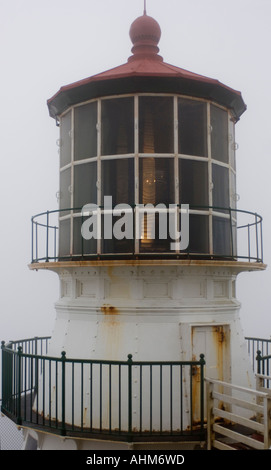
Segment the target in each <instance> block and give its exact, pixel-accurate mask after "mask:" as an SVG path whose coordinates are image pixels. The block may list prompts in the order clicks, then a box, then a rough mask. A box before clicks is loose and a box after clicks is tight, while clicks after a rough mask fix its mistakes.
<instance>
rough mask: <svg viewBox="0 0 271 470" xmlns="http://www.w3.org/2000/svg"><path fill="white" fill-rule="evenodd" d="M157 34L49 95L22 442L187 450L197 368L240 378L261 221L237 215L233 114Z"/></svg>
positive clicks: (197, 403)
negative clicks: (42, 314) (37, 345)
mask: <svg viewBox="0 0 271 470" xmlns="http://www.w3.org/2000/svg"><path fill="white" fill-rule="evenodd" d="M160 35H161V30H160V26H159V24H158V23H157V22H156V21H155V20H154V19H153V18H151V17H150V16H148V15H147V14H146V11H144V14H143V15H142V16H140V17H139V18H137V19H136V20H135V21H134V22H133V24H132V25H131V28H130V38H131V41H132V44H133V47H132V55H131V56H130V57H129V58H128V61H127V62H126V63H125V64H123V65H121V66H118V67H116V68H114V69H112V70H109V71H106V72H104V73H100V74H99V75H95V76H92V77H90V78H87V79H84V80H81V81H79V82H76V83H73V84H71V85H67V86H63V87H62V88H61V89H60V90H59V91H58V92H57V93H56V94H55V95H54V96H53V97H52V98H51V99H49V100H48V107H49V113H50V116H51V117H52V118H54V119H55V120H56V122H57V124H58V125H59V128H60V137H59V146H60V170H59V177H60V188H59V208H58V209H57V210H55V211H51V212H45V213H43V214H39V215H38V216H36V217H33V220H32V224H33V240H32V242H33V252H32V263H31V265H30V268H31V269H33V270H37V269H45V270H46V269H47V270H51V271H53V272H55V273H57V275H58V276H59V282H60V296H59V299H58V301H57V302H56V305H55V309H56V320H55V326H54V329H53V333H52V337H51V338H50V340H49V346H48V350H47V356H44V355H40V356H38V355H36V356H35V358H36V359H35V360H34V366H33V364H32V366H31V359H30V356H31V355H29V356H27V357H26V359H27V360H29V362H27V366H25V368H24V372H22V377H24V373H26V372H27V373H28V372H29V373H30V372H31V370H32V369H33V370H35V371H36V372H37V375H35V378H36V379H37V380H36V382H35V394H33V396H31V400H32V403H31V406H30V411H29V409H28V408H29V407H28V406H26V405H25V403H26V401H27V400H26V398H27V397H28V398H29V395H27V394H26V395H27V397H26V395H25V397H24V398H25V402H24V403H20V414H21V423H23V424H24V426H25V428H26V430H25V443H26V448H27V446H28V445H30V444H29V442H30V441H31V440H32V439H35V441H36V442H37V447H38V448H39V449H41V450H43V449H44V450H48V449H78V450H84V449H85V450H90V449H102V448H103V449H131V448H137V449H143V448H146V446H149V447H147V448H151V447H152V446H153V445H154V444H155V445H156V448H157V446H158V448H159V446H160V448H165V446H166V445H167V446H169V445H170V443H173V442H174V445H175V448H176V445H178V446H182V445H187V442H197V441H198V440H200V439H201V437H200V436H202V432H203V427H202V426H203V424H204V417H205V416H204V413H205V411H204V406H203V403H204V401H203V400H204V399H203V374H204V375H205V376H208V377H211V378H217V379H220V380H224V381H232V382H234V383H238V384H239V385H244V386H246V387H248V386H251V384H252V383H253V375H252V373H251V371H250V365H249V361H248V358H247V354H246V348H245V347H244V341H243V335H242V329H241V326H240V320H239V309H240V304H239V302H238V299H237V298H236V290H235V284H236V277H237V275H238V274H239V273H241V272H244V271H251V270H262V269H264V265H263V261H262V252H261V218H260V217H259V216H258V215H257V214H251V213H249V212H247V211H240V210H239V208H237V206H236V200H237V198H236V166H235V149H236V145H235V124H236V123H237V121H238V120H239V118H240V116H241V115H242V113H243V112H244V111H245V109H246V106H245V104H244V102H243V99H242V96H241V94H240V93H239V92H237V91H235V90H233V89H231V88H229V87H227V86H225V85H223V84H221V83H220V82H218V81H217V80H214V79H210V78H206V77H203V76H200V75H197V74H195V73H191V72H188V71H186V70H183V69H181V68H178V67H176V66H173V65H169V64H167V63H166V62H165V61H164V59H163V58H162V57H161V56H160V55H159V49H158V43H159V40H160ZM172 226H173V227H174V228H175V229H176V232H177V235H176V233H175V235H176V236H174V234H173V233H172V230H171V228H172ZM31 367H32V369H31ZM31 374H32V372H31ZM31 377H32V378H33V377H34V375H31ZM22 380H23V379H22ZM32 382H33V380H32ZM24 405H25V406H24ZM29 413H31V418H30V414H29ZM199 423H200V424H199ZM44 431H46V432H44ZM177 443H178V444H177ZM184 443H185V444H184ZM191 445H192V444H191ZM163 446H164V447H163Z"/></svg>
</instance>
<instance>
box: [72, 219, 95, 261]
mask: <svg viewBox="0 0 271 470" xmlns="http://www.w3.org/2000/svg"><path fill="white" fill-rule="evenodd" d="M85 220H87V218H86V217H74V219H73V254H74V255H82V256H83V255H84V256H87V255H93V254H96V253H97V240H96V238H91V239H90V240H86V239H85V238H83V237H82V234H81V227H82V224H83V222H84V221H85Z"/></svg>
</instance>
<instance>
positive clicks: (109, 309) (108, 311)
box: [101, 304, 119, 315]
mask: <svg viewBox="0 0 271 470" xmlns="http://www.w3.org/2000/svg"><path fill="white" fill-rule="evenodd" d="M101 311H102V313H103V314H104V315H119V311H118V309H117V308H116V307H113V305H110V304H104V305H102V306H101Z"/></svg>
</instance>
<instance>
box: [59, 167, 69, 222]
mask: <svg viewBox="0 0 271 470" xmlns="http://www.w3.org/2000/svg"><path fill="white" fill-rule="evenodd" d="M59 205H60V209H70V207H71V169H70V168H67V169H66V170H64V171H61V172H60V200H59ZM65 214H67V212H66V211H62V212H61V213H60V216H63V215H65Z"/></svg>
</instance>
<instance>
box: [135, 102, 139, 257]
mask: <svg viewBox="0 0 271 470" xmlns="http://www.w3.org/2000/svg"><path fill="white" fill-rule="evenodd" d="M138 102H139V99H138V95H135V97H134V119H135V122H134V130H135V142H134V152H135V156H134V159H135V160H134V169H135V176H134V177H135V209H134V210H135V213H134V221H135V223H134V250H135V253H139V239H138V237H137V230H136V223H137V221H138V220H139V219H138V218H137V217H136V210H137V205H138V204H139V156H138V152H139V107H138Z"/></svg>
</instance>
